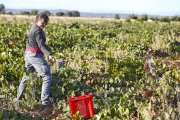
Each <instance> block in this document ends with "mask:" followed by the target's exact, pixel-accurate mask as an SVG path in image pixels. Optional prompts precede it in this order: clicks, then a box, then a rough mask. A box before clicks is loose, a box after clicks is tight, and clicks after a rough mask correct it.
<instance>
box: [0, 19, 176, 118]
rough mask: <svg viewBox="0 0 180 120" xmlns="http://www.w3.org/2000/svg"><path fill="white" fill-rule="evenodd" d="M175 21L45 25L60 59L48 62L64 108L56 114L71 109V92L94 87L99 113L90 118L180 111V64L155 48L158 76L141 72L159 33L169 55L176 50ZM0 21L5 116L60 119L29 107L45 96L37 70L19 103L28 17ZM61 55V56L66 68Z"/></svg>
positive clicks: (0, 95) (55, 97)
mask: <svg viewBox="0 0 180 120" xmlns="http://www.w3.org/2000/svg"><path fill="white" fill-rule="evenodd" d="M178 24H179V23H173V24H169V23H164V22H153V23H146V22H139V21H137V22H105V23H104V22H102V23H93V24H90V23H85V22H82V23H80V22H72V23H68V24H56V23H50V24H49V25H48V26H47V28H46V31H45V32H46V36H47V42H48V44H49V45H50V46H51V47H52V49H53V51H54V52H53V53H54V56H55V57H56V58H57V61H56V63H54V64H53V63H49V64H50V66H51V70H52V75H53V81H52V87H51V93H50V96H51V98H52V101H53V103H54V105H55V107H56V108H57V109H59V110H60V111H61V115H60V116H58V118H59V119H70V117H71V116H70V112H69V107H68V102H67V98H68V97H74V96H79V95H84V94H88V93H93V103H94V110H95V116H94V118H92V119H97V120H101V119H102V120H103V119H104V120H108V119H114V120H119V119H120V120H121V119H122V120H125V119H172V120H174V118H175V117H176V116H178V115H179V111H178V110H179V108H178V107H177V106H178V103H177V99H176V98H177V95H178V94H179V91H178V89H179V87H178V84H179V75H180V71H179V68H176V67H168V64H165V63H163V62H161V59H162V58H158V57H157V56H155V57H154V63H155V64H154V67H155V69H154V71H153V72H154V73H157V79H156V80H154V81H153V80H152V78H151V77H149V76H147V77H146V78H145V76H144V56H145V54H146V52H147V49H148V48H152V47H154V42H157V41H160V42H161V44H160V47H161V46H165V47H163V50H164V51H167V52H168V54H170V55H171V56H170V57H169V59H176V58H178V57H179V54H178V53H179V42H178V37H179V36H178V35H179V26H178ZM0 26H1V27H0V32H1V35H0V56H1V57H0V101H2V99H5V100H9V102H5V103H6V104H5V103H4V102H0V106H1V108H0V119H56V118H57V117H55V116H46V117H44V116H40V117H39V118H38V117H36V116H33V115H32V111H36V110H37V109H39V104H40V94H41V84H42V80H41V79H40V77H39V76H38V75H37V74H29V77H28V82H27V88H26V91H25V93H24V99H23V101H22V103H21V104H20V108H21V109H22V110H23V112H24V113H22V111H20V112H19V110H21V109H19V108H18V109H16V106H15V103H14V102H15V101H14V99H15V98H16V91H17V88H18V85H19V82H20V80H21V78H22V73H23V67H24V60H23V53H24V50H25V42H26V40H27V35H28V34H27V30H28V29H30V27H31V24H27V21H26V22H25V23H18V22H12V23H6V22H3V21H1V22H0ZM159 49H160V48H159ZM60 59H63V60H64V66H63V67H61V68H59V66H58V65H59V64H58V62H59V61H58V60H60ZM147 90H148V91H149V93H148V94H147ZM2 103H3V104H2ZM26 111H27V112H26ZM25 112H26V114H25ZM36 112H37V111H36ZM152 113H153V114H152ZM76 115H77V116H75V117H76V118H78V113H77V114H76ZM79 119H81V118H79ZM82 119H83V118H82Z"/></svg>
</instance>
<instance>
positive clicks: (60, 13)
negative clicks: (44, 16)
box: [56, 12, 64, 16]
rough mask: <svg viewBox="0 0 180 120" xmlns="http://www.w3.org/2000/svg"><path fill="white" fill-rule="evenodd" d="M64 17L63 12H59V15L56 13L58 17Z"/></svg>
mask: <svg viewBox="0 0 180 120" xmlns="http://www.w3.org/2000/svg"><path fill="white" fill-rule="evenodd" d="M63 15H64V13H63V12H57V13H56V16H63Z"/></svg>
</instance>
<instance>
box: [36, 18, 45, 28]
mask: <svg viewBox="0 0 180 120" xmlns="http://www.w3.org/2000/svg"><path fill="white" fill-rule="evenodd" d="M37 24H38V26H39V27H41V28H45V27H46V25H47V24H48V21H46V20H44V19H40V20H39V21H38V22H37Z"/></svg>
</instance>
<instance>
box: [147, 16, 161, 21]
mask: <svg viewBox="0 0 180 120" xmlns="http://www.w3.org/2000/svg"><path fill="white" fill-rule="evenodd" d="M149 19H151V20H153V21H159V18H158V17H150V18H149Z"/></svg>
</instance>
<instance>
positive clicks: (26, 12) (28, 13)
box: [19, 11, 30, 15]
mask: <svg viewBox="0 0 180 120" xmlns="http://www.w3.org/2000/svg"><path fill="white" fill-rule="evenodd" d="M19 15H30V12H28V11H20V12H19Z"/></svg>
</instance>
